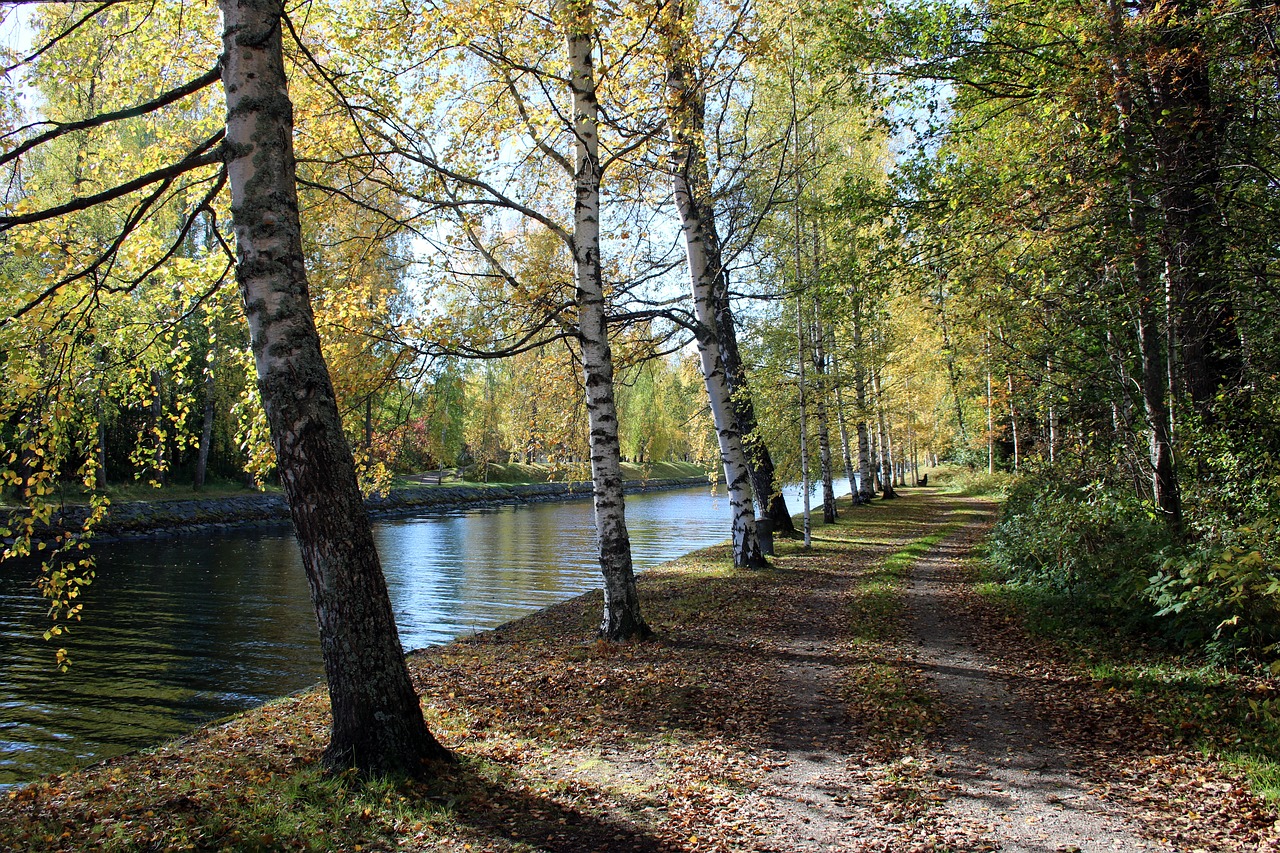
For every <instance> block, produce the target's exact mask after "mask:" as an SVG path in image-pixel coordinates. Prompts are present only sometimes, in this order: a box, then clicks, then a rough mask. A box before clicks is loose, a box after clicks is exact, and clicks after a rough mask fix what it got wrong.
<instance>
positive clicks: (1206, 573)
mask: <svg viewBox="0 0 1280 853" xmlns="http://www.w3.org/2000/svg"><path fill="white" fill-rule="evenodd" d="M1278 537H1280V518H1272V519H1266V520H1264V521H1262V522H1260V523H1255V524H1250V525H1243V526H1240V527H1238V528H1235V529H1233V530H1230V531H1227V532H1225V533H1223V532H1220V533H1217V534H1215V535H1214V536H1212V537H1210V538H1209V539H1206V540H1204V541H1202V542H1200V543H1198V544H1196V545H1195V546H1192V547H1188V548H1185V549H1180V550H1179V551H1177V552H1174V553H1171V554H1170V555H1169V556H1168V558H1167V559H1166V560H1165V561H1164V564H1163V565H1162V566H1161V568H1160V570H1159V571H1158V572H1156V573H1155V574H1154V575H1152V576H1151V578H1150V582H1149V585H1148V587H1147V595H1148V597H1149V598H1150V599H1151V600H1152V601H1153V602H1154V603H1155V605H1156V606H1157V607H1158V608H1159V610H1158V611H1157V615H1158V616H1162V617H1166V618H1167V619H1168V620H1169V623H1170V627H1171V628H1172V629H1173V630H1174V631H1176V632H1177V633H1178V634H1179V635H1180V636H1181V638H1182V639H1183V640H1184V641H1185V642H1188V643H1191V644H1195V645H1203V646H1204V647H1205V648H1206V649H1207V650H1208V651H1209V652H1210V654H1211V656H1212V657H1214V658H1215V659H1218V660H1219V661H1225V660H1227V659H1230V658H1233V657H1236V656H1237V655H1238V654H1240V653H1246V654H1249V655H1250V656H1253V657H1261V656H1263V655H1265V654H1267V653H1269V652H1272V651H1274V650H1275V648H1276V645H1277V643H1280V553H1278V552H1280V545H1278V544H1277V538H1278ZM1274 668H1275V667H1274V666H1273V669H1274Z"/></svg>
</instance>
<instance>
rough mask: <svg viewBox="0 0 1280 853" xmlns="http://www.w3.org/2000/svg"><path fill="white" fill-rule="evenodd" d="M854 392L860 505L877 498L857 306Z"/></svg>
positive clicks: (854, 328) (854, 322) (863, 354)
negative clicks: (856, 408)
mask: <svg viewBox="0 0 1280 853" xmlns="http://www.w3.org/2000/svg"><path fill="white" fill-rule="evenodd" d="M853 355H854V365H853V392H854V395H855V396H856V397H857V400H856V402H857V404H858V503H870V502H871V500H872V499H874V498H875V496H876V485H875V475H874V474H873V473H872V470H871V469H872V465H871V434H870V429H869V428H868V426H867V412H868V411H869V409H868V407H867V372H866V368H865V367H864V366H863V364H864V357H865V351H864V350H863V346H862V316H861V312H860V311H859V309H858V307H857V305H856V304H855V306H854V311H853Z"/></svg>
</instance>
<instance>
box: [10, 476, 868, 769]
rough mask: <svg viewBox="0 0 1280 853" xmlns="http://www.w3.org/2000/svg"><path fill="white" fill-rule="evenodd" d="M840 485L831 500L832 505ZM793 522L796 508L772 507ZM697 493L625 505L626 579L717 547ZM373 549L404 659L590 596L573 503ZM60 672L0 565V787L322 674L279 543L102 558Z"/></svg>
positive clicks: (587, 549)
mask: <svg viewBox="0 0 1280 853" xmlns="http://www.w3.org/2000/svg"><path fill="white" fill-rule="evenodd" d="M847 491H848V489H847V487H843V491H842V492H841V493H845V492H847ZM789 500H790V501H791V504H792V507H793V509H798V505H799V501H798V495H797V494H795V493H794V490H793V493H792V494H790V495H789ZM728 515H729V509H728V500H727V498H726V497H725V496H724V494H723V490H721V491H720V493H718V494H717V493H713V492H711V491H709V490H708V489H705V488H700V489H687V490H679V491H670V492H658V493H653V494H647V495H632V496H629V497H628V498H627V522H628V528H629V530H630V535H631V545H632V553H633V556H634V560H635V564H636V567H637V568H638V569H644V568H648V567H651V566H655V565H658V564H659V563H662V562H665V561H667V560H670V559H673V558H675V557H678V556H680V555H681V554H684V553H687V552H689V551H691V550H695V549H697V548H702V547H705V546H707V545H711V544H714V543H716V542H720V541H723V540H724V539H725V538H726V537H727V534H728V530H727V521H728ZM376 537H377V543H378V549H379V553H380V554H381V557H382V562H383V568H384V571H385V572H386V575H387V583H388V586H389V587H390V591H391V598H392V603H393V606H394V607H395V611H396V618H397V622H398V624H399V625H400V631H401V639H402V641H403V643H404V645H405V648H406V649H413V648H420V647H422V646H426V645H431V644H436V643H443V642H447V641H448V640H450V639H452V638H454V637H457V636H459V635H462V634H466V633H470V632H472V631H477V630H483V629H485V628H490V627H493V626H495V625H498V624H501V623H502V622H505V621H507V620H509V619H512V618H515V617H517V616H520V615H522V614H524V613H528V612H529V611H531V610H536V609H538V608H540V607H545V606H547V605H548V604H552V603H555V602H557V601H561V600H563V599H565V598H568V597H570V596H572V595H576V594H578V593H580V592H583V591H585V590H588V589H592V588H595V587H597V586H599V575H598V565H597V563H596V560H595V555H594V527H593V522H592V516H591V503H590V501H586V500H583V501H571V502H564V503H543V504H533V505H528V506H509V507H495V508H482V509H470V510H465V511H455V512H451V513H446V514H436V515H427V516H423V517H420V518H405V519H399V520H395V521H387V522H382V523H379V524H378V525H377V528H376ZM95 553H96V554H97V557H98V579H97V581H95V583H94V584H93V586H92V588H91V591H90V597H89V599H88V600H87V602H86V608H85V616H84V621H83V622H82V623H79V624H76V625H73V627H72V630H71V633H70V634H69V636H68V637H67V638H66V643H65V644H66V645H67V647H68V648H69V649H70V651H71V653H72V655H73V658H74V661H75V664H74V666H73V667H72V669H71V671H70V672H68V673H65V674H60V673H57V672H56V671H54V670H53V669H52V655H53V646H52V644H50V643H45V642H43V641H42V640H41V639H40V633H41V632H42V631H43V630H44V629H45V628H46V627H47V625H48V623H47V621H46V617H45V608H44V605H43V604H42V603H41V601H40V599H39V597H38V596H36V595H35V593H34V590H33V589H32V588H31V586H30V580H31V570H30V568H29V567H25V568H24V567H18V566H0V661H3V662H4V669H3V671H2V674H0V785H4V784H11V783H14V782H20V781H25V780H29V779H32V778H34V777H36V776H37V775H39V774H40V773H43V772H50V771H52V770H57V769H61V768H65V767H70V766H74V765H77V764H82V763H86V762H90V761H94V760H99V759H101V758H105V757H107V756H110V755H115V754H118V753H121V752H124V751H127V750H130V749H136V748H139V747H143V746H147V745H150V744H154V743H157V742H160V741H163V740H166V739H169V738H172V737H175V736H177V735H179V734H182V733H183V732H185V731H188V730H189V729H190V728H192V727H193V726H195V725H198V724H199V723H202V722H204V721H207V720H209V719H213V718H216V717H219V716H223V715H226V714H230V713H233V712H235V711H239V710H242V709H244V708H246V707H250V706H252V705H255V704H258V703H261V702H263V701H266V700H267V699H270V698H273V697H276V696H281V695H284V694H286V693H290V692H293V691H295V690H298V689H301V688H303V687H306V686H308V685H311V684H314V683H315V682H317V681H319V680H320V678H321V677H322V674H323V670H322V667H321V662H320V654H319V644H318V641H317V639H316V636H315V633H316V632H315V617H314V615H313V613H312V611H311V606H310V603H309V599H308V594H307V587H306V579H305V578H304V576H303V573H302V567H301V561H300V558H299V555H298V549H297V546H296V544H295V543H294V541H293V538H292V535H291V531H290V530H289V529H288V528H273V529H265V530H264V529H247V530H240V531H235V532H229V533H221V534H217V535H212V534H210V535H203V536H199V535H193V536H184V537H182V538H179V539H170V540H158V541H147V542H134V543H118V544H113V545H101V546H98V547H97V548H96V549H95Z"/></svg>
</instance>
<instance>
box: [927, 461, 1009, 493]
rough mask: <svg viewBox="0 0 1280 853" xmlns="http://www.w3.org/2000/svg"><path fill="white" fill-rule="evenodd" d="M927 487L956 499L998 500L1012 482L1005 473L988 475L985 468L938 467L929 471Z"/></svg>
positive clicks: (998, 472) (999, 472)
mask: <svg viewBox="0 0 1280 853" xmlns="http://www.w3.org/2000/svg"><path fill="white" fill-rule="evenodd" d="M928 474H929V485H931V486H937V487H938V488H939V489H940V490H941V491H942V492H943V493H944V494H948V495H955V496H956V497H969V498H991V499H997V500H998V499H1000V498H1003V497H1004V496H1005V490H1006V489H1007V488H1008V487H1009V484H1010V483H1012V481H1013V475H1012V474H1010V473H1008V472H1007V471H997V472H995V473H994V474H988V473H987V471H986V469H985V468H977V469H972V470H971V469H969V468H963V467H961V466H959V465H940V466H939V467H937V468H933V469H930V470H929V472H928Z"/></svg>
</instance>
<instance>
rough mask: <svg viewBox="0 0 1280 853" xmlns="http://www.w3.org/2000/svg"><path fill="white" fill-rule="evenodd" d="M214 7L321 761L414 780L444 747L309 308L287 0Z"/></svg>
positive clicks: (242, 264)
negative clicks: (319, 676)
mask: <svg viewBox="0 0 1280 853" xmlns="http://www.w3.org/2000/svg"><path fill="white" fill-rule="evenodd" d="M219 6H220V7H221V9H222V14H223V20H224V24H225V30H224V32H223V56H222V61H223V73H222V82H223V88H224V89H225V91H226V99H227V134H226V168H227V176H228V182H229V185H230V189H231V212H232V216H233V218H234V227H235V238H236V280H237V282H238V284H239V286H240V295H241V297H242V299H243V302H244V310H245V317H246V319H247V320H248V324H249V335H250V341H251V344H252V348H253V356H254V363H255V366H256V369H257V375H258V390H259V391H260V393H261V395H262V404H263V408H264V410H265V411H266V415H267V421H268V424H269V425H270V428H271V443H272V446H273V447H274V449H275V453H276V464H277V468H278V470H279V472H280V483H281V485H282V487H283V489H284V494H285V498H286V499H287V500H288V503H289V510H290V514H291V516H292V518H293V523H294V528H295V530H296V533H297V539H298V545H299V548H300V550H301V552H302V562H303V567H304V570H305V571H306V575H307V583H308V586H309V588H310V591H311V601H312V604H313V605H314V607H315V611H316V622H317V624H318V627H319V634H320V649H321V655H322V657H323V659H324V668H325V676H326V680H327V682H328V685H329V700H330V706H331V708H332V712H333V714H332V733H331V739H330V743H329V748H328V749H327V750H326V752H325V762H326V763H327V764H328V765H329V766H330V767H334V768H344V767H354V768H356V769H357V770H359V771H361V772H362V773H367V774H371V775H384V774H388V773H409V774H413V775H422V774H423V773H424V772H426V768H427V767H428V766H429V764H428V762H430V761H433V760H441V759H446V758H447V757H448V752H447V751H446V750H445V749H444V748H443V747H441V746H440V744H439V743H437V742H436V740H435V739H434V738H433V737H432V736H431V733H430V732H429V731H427V726H426V723H425V722H424V720H423V716H422V708H421V706H420V705H419V701H418V696H417V693H416V692H415V691H414V689H413V684H412V682H411V681H410V679H409V671H408V668H407V667H406V666H405V661H404V654H403V652H402V651H401V647H400V638H399V635H398V633H397V630H396V623H395V618H394V614H393V612H392V609H391V601H390V597H389V596H388V594H387V585H386V580H385V579H384V577H383V575H382V568H381V566H380V565H379V562H378V553H377V550H376V548H375V547H374V541H373V533H372V530H371V528H370V525H369V517H368V515H367V513H366V512H365V509H364V504H363V501H362V499H361V494H360V489H359V486H358V484H357V482H356V472H355V463H354V460H353V459H352V456H351V449H350V447H349V446H348V444H347V440H346V437H345V435H344V434H343V431H342V421H341V418H340V416H339V414H338V406H337V400H336V398H335V396H334V391H333V385H332V383H331V381H330V379H329V371H328V368H327V367H326V365H325V362H324V358H323V356H322V355H321V351H320V337H319V335H318V334H317V333H316V327H315V321H314V319H313V316H312V311H311V301H310V295H309V292H308V286H307V275H306V269H305V265H304V259H303V254H302V229H301V224H300V220H299V215H298V196H297V182H296V173H295V163H294V153H293V105H292V103H291V102H290V100H289V91H288V84H287V81H286V79H285V73H284V57H283V52H282V47H281V18H282V15H283V7H282V5H281V3H280V0H220V2H219Z"/></svg>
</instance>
